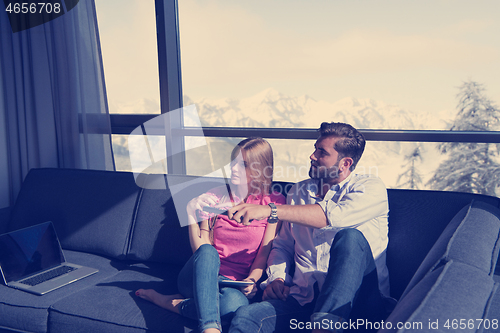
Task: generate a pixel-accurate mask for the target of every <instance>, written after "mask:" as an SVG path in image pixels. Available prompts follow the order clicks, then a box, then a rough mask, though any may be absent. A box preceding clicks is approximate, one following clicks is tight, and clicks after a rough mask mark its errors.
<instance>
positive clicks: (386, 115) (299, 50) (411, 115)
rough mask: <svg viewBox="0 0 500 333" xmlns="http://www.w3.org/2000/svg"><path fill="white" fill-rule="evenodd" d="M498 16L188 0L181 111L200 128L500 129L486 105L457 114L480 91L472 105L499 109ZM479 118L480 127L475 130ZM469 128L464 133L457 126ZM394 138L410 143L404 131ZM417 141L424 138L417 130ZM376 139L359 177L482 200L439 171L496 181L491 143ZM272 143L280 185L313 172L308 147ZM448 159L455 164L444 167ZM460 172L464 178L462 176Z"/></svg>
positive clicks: (489, 8)
mask: <svg viewBox="0 0 500 333" xmlns="http://www.w3.org/2000/svg"><path fill="white" fill-rule="evenodd" d="M498 9H500V5H499V3H498V2H496V1H479V2H474V3H472V2H470V1H454V2H449V1H419V2H408V1H398V0H385V1H376V2H364V3H363V4H361V3H359V2H353V1H345V2H338V1H307V2H305V1H285V0H283V1H273V2H269V1H243V0H241V1H231V2H229V3H228V2H227V1H221V0H207V1H197V0H183V1H180V2H179V16H180V19H179V22H180V40H181V50H182V53H181V54H182V66H183V67H182V71H183V92H184V104H185V105H187V104H192V103H194V104H196V106H197V108H198V110H199V113H200V118H201V121H202V124H203V125H204V126H207V127H239V128H241V127H258V128H271V129H274V128H317V127H318V126H319V124H320V123H321V122H323V121H342V122H348V123H350V124H352V125H354V126H355V127H357V128H359V129H363V130H388V129H392V130H405V131H418V130H450V129H452V128H453V129H454V130H462V131H483V132H484V131H497V130H498V129H499V127H498V123H497V121H496V120H495V117H497V118H498V116H500V112H498V113H495V111H491V112H490V111H485V110H484V109H485V108H487V107H488V106H487V105H481V106H479V108H478V110H477V112H476V111H471V112H469V114H468V115H467V114H464V112H462V115H458V113H459V111H460V109H461V108H462V107H465V108H467V107H468V106H467V105H466V104H467V103H464V102H463V101H462V102H461V98H464V96H466V95H467V94H474V93H479V95H478V96H476V97H477V98H476V100H474V101H471V102H470V103H472V104H474V103H476V104H477V102H478V103H479V104H481V103H482V102H485V103H486V104H488V100H489V101H491V103H490V105H491V106H493V107H494V108H495V102H496V101H498V102H500V80H499V77H500V65H499V61H498V59H500V57H499V56H500V36H498V34H496V33H495V31H496V30H499V28H500V22H499V21H498V20H497V19H496V18H495V15H496V14H495V13H497V12H498ZM475 83H478V85H477V86H475V85H474V84H475ZM483 88H485V90H482V89H483ZM481 108H482V109H481ZM497 111H498V110H497ZM465 113H466V112H465ZM467 117H468V118H467ZM474 117H476V118H477V117H482V118H483V120H484V123H485V124H483V125H482V126H480V127H475V126H474V125H473V124H472V122H474V121H475V120H473V119H472V118H474ZM464 123H465V124H467V123H468V124H469V125H470V126H458V124H462V125H463V124H464ZM413 134H415V133H413ZM417 134H418V133H417ZM289 138H290V137H289ZM399 138H400V140H403V141H405V140H408V133H407V134H405V133H403V132H402V134H401V135H400V136H399ZM449 138H453V140H461V139H457V137H449ZM470 138H472V137H471V136H469V137H468V138H463V139H462V140H470ZM420 139H421V140H422V139H423V141H427V139H428V138H426V137H425V134H424V133H420ZM376 140H377V141H370V142H369V143H368V145H367V147H366V152H365V154H364V156H363V158H362V160H361V162H360V164H359V166H358V170H357V171H358V172H361V173H372V174H373V173H374V174H377V175H379V176H380V177H381V178H382V179H383V180H384V182H385V183H386V185H387V186H388V187H402V188H420V189H448V190H453V189H463V188H470V190H471V191H476V192H480V191H477V189H472V188H471V187H470V186H469V187H467V186H468V185H466V186H465V187H464V186H461V187H460V186H457V187H456V188H454V187H453V186H451V187H450V186H449V183H450V182H453V181H451V180H449V179H448V180H447V179H446V178H447V177H448V178H449V177H450V176H449V175H448V176H447V175H445V173H446V172H447V173H448V174H452V176H451V177H452V178H453V173H457V175H455V182H456V183H458V182H465V183H467V182H468V183H471V184H472V183H474V182H475V180H474V179H477V178H478V177H486V176H484V175H483V173H488V175H489V177H496V176H495V174H499V170H500V168H498V167H499V166H500V164H498V162H500V161H499V159H498V150H497V147H496V145H492V144H486V143H473V144H465V143H464V144H458V145H457V146H455V147H453V149H448V150H446V149H444V147H443V146H442V144H441V145H440V144H438V143H433V142H419V140H416V141H415V139H412V142H399V141H385V142H384V141H380V139H376ZM391 140H392V139H391ZM438 140H442V139H439V138H438ZM473 140H478V141H481V139H480V138H477V137H475V138H473ZM497 140H498V139H497ZM222 141H224V142H226V143H227V144H228V145H229V143H233V144H234V142H233V141H234V139H227V138H226V139H225V138H222V137H221V138H218V139H215V138H214V139H213V142H214V145H216V144H215V142H217V143H218V146H219V147H223V146H224V145H223V144H222V143H221V142H222ZM430 141H432V139H431V140H430ZM272 145H273V147H274V150H275V157H276V173H275V178H277V179H278V180H288V181H297V180H300V179H304V178H306V177H307V172H300V171H301V170H302V171H303V170H304V169H305V170H307V168H308V163H309V159H308V156H309V155H310V153H311V152H312V148H313V141H302V140H293V141H291V140H272ZM485 149H487V150H488V151H489V161H488V163H491V164H490V165H489V166H488V167H484V169H485V170H486V169H488V170H490V171H485V170H483V171H484V172H482V171H477V172H476V171H474V170H472V169H473V168H481V167H483V166H484V165H485V164H484V163H485V162H484V161H485V158H484V154H482V153H481V151H484V150H485ZM464 150H469V151H470V152H469V153H468V154H467V157H464V159H466V160H467V162H465V161H460V160H457V159H454V158H453V155H454V154H455V155H456V153H457V152H458V151H464ZM221 153H222V150H221V149H220V148H219V149H218V150H214V154H221ZM224 154H228V151H225V152H224ZM462 162H463V163H462ZM191 163H193V162H190V160H189V159H188V161H187V170H188V172H189V171H193V172H194V170H198V173H199V174H202V173H203V171H202V169H203V165H200V164H196V163H193V164H191ZM450 163H451V164H453V165H454V167H455V168H454V169H453V168H449V169H447V170H446V171H444V170H443V169H444V168H445V167H446V168H447V165H449V164H450ZM195 164H196V165H195ZM464 164H469V166H473V167H472V168H466V167H465V166H464ZM205 167H207V168H208V166H205ZM493 169H494V170H495V171H494V172H491V170H493ZM464 170H468V171H464ZM464 172H466V173H467V172H469V173H470V174H469V175H468V176H467V177H461V174H462V173H464ZM476 182H477V181H476ZM447 184H448V185H447ZM494 192H495V191H493V192H492V191H489V192H488V194H494Z"/></svg>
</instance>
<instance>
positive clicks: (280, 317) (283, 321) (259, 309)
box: [229, 296, 312, 333]
mask: <svg viewBox="0 0 500 333" xmlns="http://www.w3.org/2000/svg"><path fill="white" fill-rule="evenodd" d="M311 310H312V307H311V305H310V304H306V305H305V306H301V305H300V304H299V302H297V301H296V300H295V298H293V297H292V296H288V298H287V300H286V301H282V300H279V299H272V300H267V301H263V302H257V303H253V304H250V305H247V306H242V307H240V308H239V309H238V311H236V315H235V316H234V318H233V320H232V322H231V328H230V329H229V333H267V332H269V333H271V332H289V331H293V330H294V329H297V328H298V327H299V326H300V325H301V323H304V321H308V316H309V314H310V313H311Z"/></svg>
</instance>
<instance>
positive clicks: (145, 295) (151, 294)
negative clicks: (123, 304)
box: [135, 289, 184, 314]
mask: <svg viewBox="0 0 500 333" xmlns="http://www.w3.org/2000/svg"><path fill="white" fill-rule="evenodd" d="M135 294H136V296H138V297H140V298H142V299H145V300H146V301H150V302H151V303H154V304H156V305H158V306H159V307H162V308H164V309H167V310H170V311H172V312H175V313H179V314H180V312H179V303H180V302H182V301H183V300H184V297H183V296H182V295H181V294H175V295H163V294H160V293H159V292H157V291H156V290H153V289H139V290H137V291H136V292H135Z"/></svg>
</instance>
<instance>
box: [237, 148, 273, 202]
mask: <svg viewBox="0 0 500 333" xmlns="http://www.w3.org/2000/svg"><path fill="white" fill-rule="evenodd" d="M240 152H241V154H242V157H243V161H245V166H246V173H247V175H248V176H250V183H249V189H248V194H249V195H251V194H253V195H259V194H261V195H262V196H265V195H268V194H270V189H271V184H272V182H273V170H274V159H273V149H272V148H271V145H270V144H269V142H267V141H266V140H264V139H262V138H248V139H245V140H243V141H241V142H240V143H238V145H237V146H236V147H234V149H233V151H232V153H231V161H233V160H234V159H236V157H237V156H238V154H239V153H240Z"/></svg>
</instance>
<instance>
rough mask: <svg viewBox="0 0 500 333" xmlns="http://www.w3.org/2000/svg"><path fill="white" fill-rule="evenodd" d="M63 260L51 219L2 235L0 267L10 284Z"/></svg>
mask: <svg viewBox="0 0 500 333" xmlns="http://www.w3.org/2000/svg"><path fill="white" fill-rule="evenodd" d="M62 262H64V256H63V254H62V251H61V246H60V245H59V241H58V239H57V236H56V232H55V230H54V226H53V225H52V222H45V223H42V224H38V225H35V226H32V227H29V228H25V229H21V230H17V231H13V232H9V233H6V234H3V235H0V267H1V269H2V273H3V276H4V278H5V280H6V281H5V282H7V283H8V282H11V281H17V280H19V279H22V278H23V277H25V276H28V275H31V274H34V273H37V272H40V271H43V270H45V269H48V268H51V267H55V266H58V265H60V264H61V263H62Z"/></svg>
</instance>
